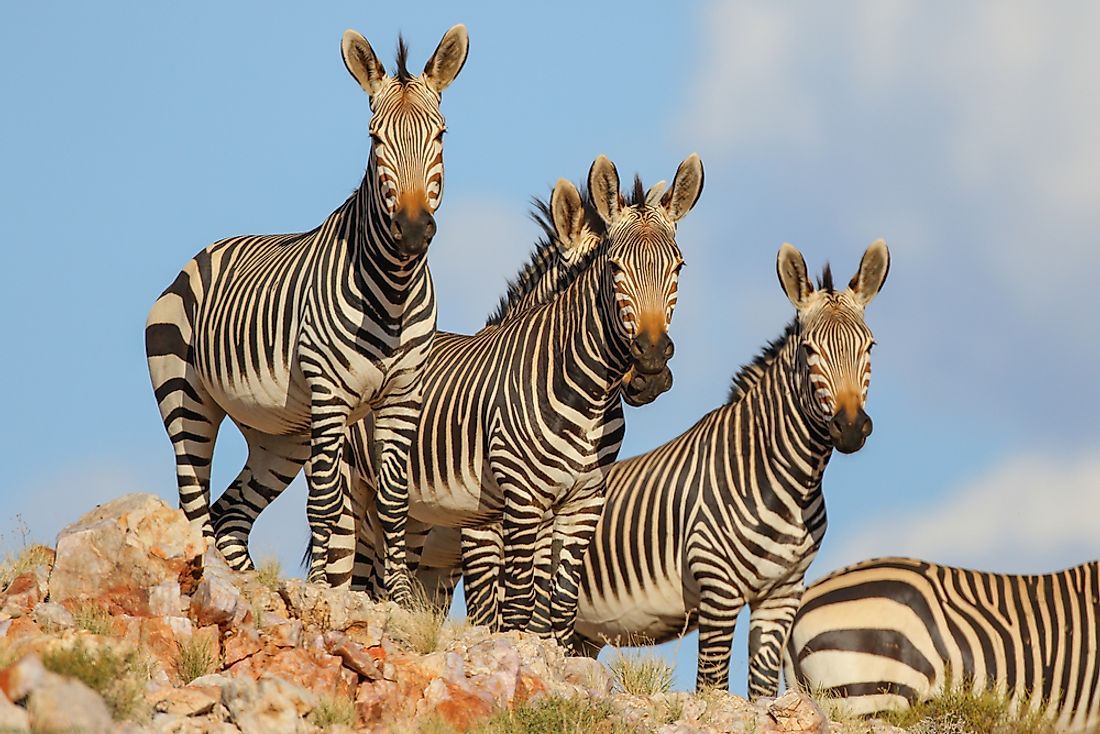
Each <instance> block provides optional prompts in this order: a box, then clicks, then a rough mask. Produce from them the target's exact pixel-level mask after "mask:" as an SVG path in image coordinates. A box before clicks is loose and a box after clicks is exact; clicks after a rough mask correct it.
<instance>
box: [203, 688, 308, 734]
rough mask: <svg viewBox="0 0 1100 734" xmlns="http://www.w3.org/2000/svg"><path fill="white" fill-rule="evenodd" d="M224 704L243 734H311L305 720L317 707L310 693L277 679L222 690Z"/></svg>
mask: <svg viewBox="0 0 1100 734" xmlns="http://www.w3.org/2000/svg"><path fill="white" fill-rule="evenodd" d="M222 703H224V704H225V707H226V708H227V709H228V710H229V716H230V719H231V720H232V721H233V723H234V724H236V725H237V727H238V728H240V730H241V732H242V734H270V732H279V733H280V734H307V733H308V732H309V731H310V730H311V729H312V728H314V727H313V725H312V724H309V723H308V722H306V721H305V719H304V718H303V717H304V716H305V715H306V714H308V713H309V712H310V711H312V710H313V708H314V707H315V706H316V705H317V698H316V697H315V696H314V695H313V694H312V693H310V692H309V691H307V690H305V689H303V688H301V687H300V686H296V685H294V684H293V683H290V682H288V681H285V680H282V679H280V678H276V677H270V676H269V677H264V678H261V679H260V680H259V681H252V680H249V679H247V678H242V679H238V680H235V681H233V682H232V683H230V684H229V685H228V686H226V687H225V688H224V689H223V690H222Z"/></svg>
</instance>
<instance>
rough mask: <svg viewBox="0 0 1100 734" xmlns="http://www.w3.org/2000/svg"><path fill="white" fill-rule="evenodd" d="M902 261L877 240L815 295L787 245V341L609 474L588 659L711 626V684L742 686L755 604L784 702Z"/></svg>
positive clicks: (580, 620)
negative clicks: (743, 652) (828, 492)
mask: <svg viewBox="0 0 1100 734" xmlns="http://www.w3.org/2000/svg"><path fill="white" fill-rule="evenodd" d="M888 269H889V252H888V250H887V248H886V243H885V242H883V241H882V240H878V241H876V242H874V243H872V244H871V245H870V247H868V248H867V250H866V252H865V253H864V254H863V258H862V260H861V262H860V265H859V270H858V272H857V273H856V274H855V276H854V277H853V278H852V279H851V282H850V283H849V284H848V287H847V288H845V289H844V290H837V289H836V288H834V286H833V282H832V273H831V271H830V270H829V267H828V265H826V267H825V270H824V272H823V275H822V277H821V279H820V280H819V282H818V288H817V289H816V290H815V289H814V287H813V284H812V283H811V281H810V279H809V278H808V277H807V274H806V263H805V260H804V259H803V257H802V255H801V253H800V252H799V251H798V250H797V249H795V248H794V247H793V246H791V245H789V244H784V245H783V246H782V247H781V248H780V250H779V256H778V274H779V281H780V284H781V285H782V287H783V290H784V291H785V292H786V294H787V297H788V298H789V299H790V301H791V303H792V304H793V305H794V307H795V309H796V312H797V313H796V316H795V318H794V320H793V321H792V322H791V323H790V324H789V325H788V326H787V328H786V330H785V331H784V333H783V335H782V336H781V337H779V338H778V339H776V340H775V341H773V342H771V343H770V344H768V345H767V347H765V348H764V350H763V351H762V353H761V354H760V355H759V356H757V357H756V359H755V360H754V361H753V362H752V363H751V364H749V365H748V366H747V367H745V368H742V369H741V371H740V372H739V373H738V374H737V376H735V377H734V379H733V386H732V388H731V391H730V396H729V401H728V402H727V403H726V404H725V405H723V406H721V407H719V408H717V409H715V410H713V411H711V412H710V413H708V414H707V415H705V416H703V417H702V418H701V419H700V420H699V421H698V422H697V423H696V424H695V425H694V426H693V427H691V428H689V429H688V430H687V431H686V432H684V433H683V434H681V435H680V436H678V437H676V438H674V439H672V440H671V441H669V442H668V443H666V444H664V445H663V446H660V447H658V448H656V449H653V450H652V451H649V452H648V453H645V454H642V455H640V456H636V457H634V458H631V459H627V460H625V461H621V462H619V463H617V464H615V465H614V466H613V467H612V468H611V471H610V472H609V473H608V476H607V503H606V507H605V509H604V513H603V515H602V517H601V518H600V520H599V523H598V525H597V527H596V531H595V536H594V538H593V540H592V544H591V546H590V547H589V549H588V553H587V555H586V556H585V560H584V568H583V571H582V573H581V595H580V604H579V609H578V615H577V625H576V630H577V634H578V637H579V638H580V646H581V647H582V648H584V649H585V650H586V651H587V652H588V653H589V654H594V653H596V652H598V651H599V648H600V647H601V646H602V644H603V643H611V644H637V643H639V642H655V643H656V642H664V641H667V640H669V639H672V638H675V637H678V636H680V635H682V634H683V633H684V632H686V631H688V630H689V629H692V628H694V627H698V629H699V667H698V674H697V678H696V682H697V686H698V687H699V688H700V689H703V688H708V687H721V688H727V687H728V685H729V659H730V648H731V644H732V640H733V632H734V624H735V623H736V621H737V615H738V613H739V612H740V611H741V609H742V607H743V606H744V605H745V604H746V603H748V604H749V607H750V609H751V617H750V622H749V624H750V628H749V629H750V631H749V656H750V662H749V680H748V692H749V695H750V697H752V698H759V697H761V696H774V695H776V692H777V690H778V686H779V664H780V654H781V649H782V645H783V643H784V641H785V638H786V634H787V630H788V628H789V626H790V623H791V619H792V618H793V617H794V614H795V610H796V609H797V607H798V601H799V598H800V597H801V595H802V590H803V577H804V574H805V572H806V568H807V567H808V566H809V565H810V562H811V561H812V560H813V558H814V556H815V554H816V553H817V550H818V548H819V547H820V545H821V540H822V538H823V536H824V534H825V500H824V495H823V493H822V489H821V481H822V476H823V474H824V471H825V467H826V465H827V464H828V462H829V458H830V457H831V455H832V453H833V449H834V448H835V449H837V450H838V451H841V452H843V453H852V452H855V451H858V450H859V449H860V448H862V446H863V445H864V442H865V441H866V439H867V437H868V435H870V433H871V419H870V417H869V416H868V415H867V413H866V412H865V411H864V405H865V402H866V398H867V389H868V386H869V384H870V376H871V357H870V354H871V347H872V345H873V344H874V340H873V338H872V335H871V331H870V329H869V328H868V327H867V325H866V323H865V322H864V309H865V307H866V306H867V305H868V304H869V303H870V302H871V300H872V299H873V298H874V297H875V296H876V295H877V294H878V292H879V290H880V289H881V288H882V285H883V283H884V281H885V280H886V274H887V271H888Z"/></svg>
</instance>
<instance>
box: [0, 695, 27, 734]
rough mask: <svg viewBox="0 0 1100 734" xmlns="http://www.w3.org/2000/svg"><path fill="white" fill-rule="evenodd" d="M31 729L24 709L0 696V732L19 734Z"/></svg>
mask: <svg viewBox="0 0 1100 734" xmlns="http://www.w3.org/2000/svg"><path fill="white" fill-rule="evenodd" d="M30 728H31V722H30V717H28V716H27V711H26V709H23V708H20V707H19V706H16V705H15V704H14V703H12V702H11V701H9V700H8V699H7V698H5V697H3V696H0V731H2V732H10V733H11V734H20V733H21V732H29V731H30Z"/></svg>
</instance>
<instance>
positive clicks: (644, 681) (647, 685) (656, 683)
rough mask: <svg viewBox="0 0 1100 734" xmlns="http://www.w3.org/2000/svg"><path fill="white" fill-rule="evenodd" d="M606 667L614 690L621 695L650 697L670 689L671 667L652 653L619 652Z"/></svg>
mask: <svg viewBox="0 0 1100 734" xmlns="http://www.w3.org/2000/svg"><path fill="white" fill-rule="evenodd" d="M608 667H609V668H611V675H612V676H614V685H615V689H616V690H619V691H622V692H623V693H631V694H634V695H637V696H652V695H654V694H657V693H668V691H669V690H670V689H671V688H672V666H671V665H669V664H668V663H666V662H665V661H664V660H663V659H661V658H659V657H657V656H656V655H654V654H653V653H644V652H624V651H622V650H619V651H618V652H617V653H616V656H615V658H614V659H613V660H612V661H611V663H610V664H609V666H608Z"/></svg>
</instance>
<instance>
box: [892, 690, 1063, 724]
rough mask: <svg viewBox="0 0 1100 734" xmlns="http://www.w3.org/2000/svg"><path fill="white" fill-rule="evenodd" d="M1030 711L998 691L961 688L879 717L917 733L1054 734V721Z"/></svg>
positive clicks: (1027, 707) (1026, 706)
mask: <svg viewBox="0 0 1100 734" xmlns="http://www.w3.org/2000/svg"><path fill="white" fill-rule="evenodd" d="M1029 708H1030V707H1029V706H1028V705H1027V704H1026V703H1025V704H1024V705H1021V706H1020V707H1019V710H1018V711H1017V710H1016V709H1015V708H1014V707H1013V706H1012V705H1011V704H1010V703H1009V701H1008V700H1007V699H1006V698H1005V697H1004V696H1003V695H1001V694H999V693H997V692H996V691H988V690H985V691H979V692H977V693H975V692H972V691H971V690H970V689H969V687H966V686H960V687H957V688H954V689H952V690H950V691H946V692H944V693H943V694H942V695H940V696H937V697H936V698H932V699H929V700H927V701H919V702H917V703H916V704H913V705H912V706H910V707H909V708H907V709H902V710H899V711H891V712H889V713H885V714H882V715H880V716H879V718H881V719H882V720H883V721H886V722H889V723H891V724H893V725H895V726H900V727H902V728H905V729H909V730H910V731H912V732H913V733H914V734H1054V732H1055V729H1054V726H1053V725H1052V724H1051V722H1050V720H1049V719H1047V718H1046V717H1045V716H1043V715H1042V714H1041V713H1040V712H1038V711H1029V710H1028V709H1029Z"/></svg>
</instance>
